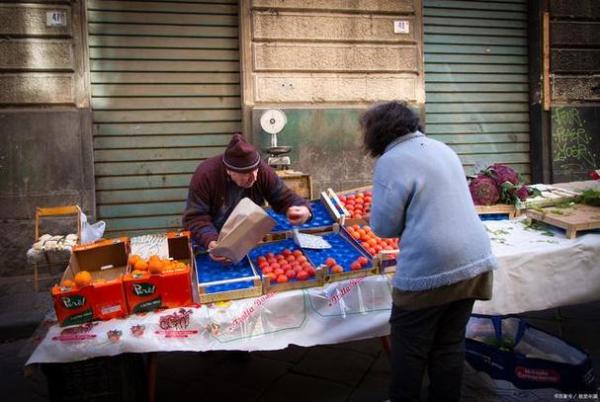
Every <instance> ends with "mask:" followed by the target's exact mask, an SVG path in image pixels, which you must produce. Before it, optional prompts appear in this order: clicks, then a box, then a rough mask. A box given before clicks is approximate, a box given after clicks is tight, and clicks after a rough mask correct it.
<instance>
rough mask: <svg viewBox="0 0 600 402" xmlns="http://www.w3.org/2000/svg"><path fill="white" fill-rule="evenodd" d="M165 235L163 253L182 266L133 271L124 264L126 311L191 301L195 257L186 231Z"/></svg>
mask: <svg viewBox="0 0 600 402" xmlns="http://www.w3.org/2000/svg"><path fill="white" fill-rule="evenodd" d="M165 236H166V238H167V243H168V250H169V251H168V252H169V255H168V256H166V257H168V258H169V259H171V260H173V261H176V262H179V263H182V264H184V265H185V267H182V268H178V269H173V270H170V271H163V272H161V273H149V272H147V271H146V272H144V273H137V272H136V273H134V272H133V271H134V270H133V267H131V266H130V265H128V268H127V274H126V275H124V277H123V286H124V288H125V295H126V298H127V307H128V311H129V313H130V314H133V313H140V312H144V311H152V310H156V309H159V308H174V307H181V306H189V305H191V304H193V303H194V296H193V290H192V289H193V286H192V283H194V282H195V280H194V272H195V270H194V263H195V261H194V258H193V253H192V246H191V240H190V238H191V236H190V232H177V233H175V232H169V233H166V234H165Z"/></svg>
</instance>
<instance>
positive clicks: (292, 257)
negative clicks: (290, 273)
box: [285, 254, 296, 262]
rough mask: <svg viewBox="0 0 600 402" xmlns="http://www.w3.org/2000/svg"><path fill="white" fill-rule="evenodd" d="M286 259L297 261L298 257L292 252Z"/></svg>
mask: <svg viewBox="0 0 600 402" xmlns="http://www.w3.org/2000/svg"><path fill="white" fill-rule="evenodd" d="M285 259H286V260H287V261H290V262H291V261H296V257H294V256H293V255H291V254H290V255H288V256H287V257H286V258H285Z"/></svg>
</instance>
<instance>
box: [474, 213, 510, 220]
mask: <svg viewBox="0 0 600 402" xmlns="http://www.w3.org/2000/svg"><path fill="white" fill-rule="evenodd" d="M508 218H509V217H508V214H481V215H479V219H481V220H482V221H505V220H507V219H508Z"/></svg>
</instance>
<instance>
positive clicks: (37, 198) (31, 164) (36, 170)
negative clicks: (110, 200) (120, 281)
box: [0, 1, 94, 276]
mask: <svg viewBox="0 0 600 402" xmlns="http://www.w3.org/2000/svg"><path fill="white" fill-rule="evenodd" d="M84 18H85V12H84V10H83V9H82V2H81V1H73V2H68V1H53V2H48V1H28V2H11V3H3V4H0V38H1V39H0V54H2V57H0V222H2V224H1V226H0V227H1V229H0V245H1V246H2V251H3V252H2V254H1V255H0V275H2V276H6V275H23V274H29V273H30V272H31V271H30V268H29V267H28V266H27V264H26V259H25V253H26V251H27V249H28V248H29V247H30V245H31V244H32V243H33V241H34V216H35V215H34V214H35V208H36V207H38V206H39V207H50V206H57V205H66V204H74V203H76V204H79V205H81V207H82V208H83V209H84V210H85V211H86V212H87V213H88V214H91V215H93V214H94V181H93V165H92V157H93V155H92V138H91V119H90V110H89V95H88V93H89V91H88V89H87V88H88V85H87V79H86V77H87V73H86V65H87V51H86V46H85V45H84V41H83V38H84V30H83V27H84V25H85V24H84V21H85V19H84Z"/></svg>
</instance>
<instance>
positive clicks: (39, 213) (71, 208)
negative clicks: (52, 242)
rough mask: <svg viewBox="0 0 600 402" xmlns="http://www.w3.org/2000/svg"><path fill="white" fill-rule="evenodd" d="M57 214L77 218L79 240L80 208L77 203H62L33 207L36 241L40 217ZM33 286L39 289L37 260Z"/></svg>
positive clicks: (79, 239) (38, 235) (38, 237)
mask: <svg viewBox="0 0 600 402" xmlns="http://www.w3.org/2000/svg"><path fill="white" fill-rule="evenodd" d="M57 216H75V217H76V220H77V232H76V233H77V242H78V243H79V242H80V241H81V208H79V205H64V206H59V207H50V208H41V207H37V208H36V209H35V239H34V243H36V242H37V241H38V240H39V239H40V224H41V221H42V218H48V217H57ZM33 287H34V289H35V291H36V292H37V291H38V290H39V272H38V264H37V261H36V262H34V263H33Z"/></svg>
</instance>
